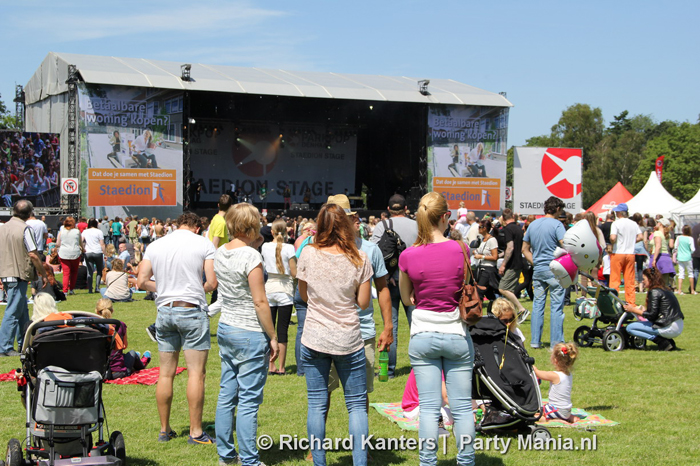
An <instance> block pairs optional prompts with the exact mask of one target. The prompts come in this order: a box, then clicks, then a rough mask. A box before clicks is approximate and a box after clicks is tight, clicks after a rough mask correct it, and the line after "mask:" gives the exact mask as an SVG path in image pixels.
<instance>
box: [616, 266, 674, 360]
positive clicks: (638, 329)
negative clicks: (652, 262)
mask: <svg viewBox="0 0 700 466" xmlns="http://www.w3.org/2000/svg"><path fill="white" fill-rule="evenodd" d="M642 280H643V282H644V287H645V288H646V289H647V290H649V291H648V292H647V300H646V307H645V306H636V305H634V304H631V303H627V304H625V305H624V307H625V311H627V312H631V313H632V314H637V315H639V316H642V317H644V318H645V319H646V320H644V321H640V322H632V323H631V324H629V325H627V327H626V330H627V333H629V334H630V335H634V336H636V337H641V338H646V339H647V340H651V341H653V342H654V343H656V344H657V345H658V346H659V349H660V350H661V351H673V350H675V349H676V342H674V341H673V338H676V337H678V336H679V335H680V334H681V333H682V332H683V319H684V318H685V317H684V316H683V312H681V306H680V304H678V299H676V296H675V295H674V294H673V291H671V290H670V289H669V288H668V287H667V286H666V283H665V280H664V277H663V275H662V274H661V272H660V271H659V270H658V269H657V268H656V267H652V268H650V269H645V270H644V272H642Z"/></svg>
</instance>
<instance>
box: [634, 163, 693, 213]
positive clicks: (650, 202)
mask: <svg viewBox="0 0 700 466" xmlns="http://www.w3.org/2000/svg"><path fill="white" fill-rule="evenodd" d="M682 205H683V203H682V202H681V201H679V200H678V199H676V198H675V197H673V196H671V195H670V194H669V193H668V191H666V189H665V188H664V187H663V186H662V185H661V182H660V181H659V178H658V177H657V176H656V172H651V174H649V180H648V181H647V184H645V185H644V187H643V188H642V190H641V191H639V193H638V194H637V195H636V196H634V197H633V198H632V199H631V200H629V201H627V207H628V208H629V212H630V214H633V213H635V212H639V213H640V214H649V215H657V214H661V215H663V216H664V217H666V218H668V217H670V216H671V211H674V210H676V209H678V208H680V207H681V206H682Z"/></svg>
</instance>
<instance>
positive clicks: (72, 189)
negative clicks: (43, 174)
mask: <svg viewBox="0 0 700 466" xmlns="http://www.w3.org/2000/svg"><path fill="white" fill-rule="evenodd" d="M61 194H62V195H71V194H78V178H61Z"/></svg>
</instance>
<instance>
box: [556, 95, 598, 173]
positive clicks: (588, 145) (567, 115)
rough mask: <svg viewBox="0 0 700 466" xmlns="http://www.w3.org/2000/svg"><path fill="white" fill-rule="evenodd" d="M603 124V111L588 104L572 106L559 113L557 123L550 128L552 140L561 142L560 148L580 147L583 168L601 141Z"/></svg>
mask: <svg viewBox="0 0 700 466" xmlns="http://www.w3.org/2000/svg"><path fill="white" fill-rule="evenodd" d="M604 130H605V123H604V121H603V111H602V110H601V109H600V108H598V107H596V108H591V106H590V105H588V104H574V105H572V106H571V107H567V108H566V110H564V111H563V112H562V113H561V117H560V118H559V122H558V123H557V124H556V125H554V126H552V135H551V137H552V138H556V140H558V141H560V142H561V144H560V145H561V146H562V147H581V148H582V149H583V167H584V169H585V168H586V167H587V166H588V163H589V162H590V160H591V157H590V156H589V155H590V153H591V152H592V151H593V149H595V147H596V145H597V144H598V142H600V140H601V139H603V131H604Z"/></svg>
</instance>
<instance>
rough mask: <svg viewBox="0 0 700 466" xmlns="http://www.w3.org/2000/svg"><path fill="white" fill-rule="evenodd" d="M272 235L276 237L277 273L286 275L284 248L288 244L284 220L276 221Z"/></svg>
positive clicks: (273, 224)
mask: <svg viewBox="0 0 700 466" xmlns="http://www.w3.org/2000/svg"><path fill="white" fill-rule="evenodd" d="M272 234H273V235H275V243H277V247H276V248H275V262H276V265H277V272H278V273H280V274H284V261H283V260H282V246H284V244H285V243H286V242H287V224H286V223H285V222H284V220H275V221H274V222H273V223H272Z"/></svg>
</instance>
